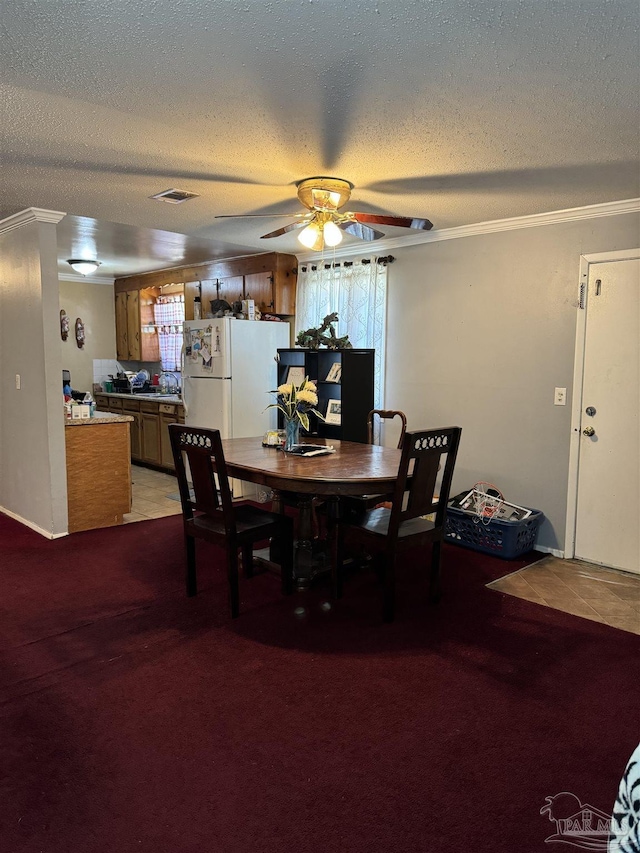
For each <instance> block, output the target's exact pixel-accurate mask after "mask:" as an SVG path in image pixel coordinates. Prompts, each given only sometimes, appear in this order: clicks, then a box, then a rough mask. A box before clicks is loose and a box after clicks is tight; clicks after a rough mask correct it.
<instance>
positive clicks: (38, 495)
mask: <svg viewBox="0 0 640 853" xmlns="http://www.w3.org/2000/svg"><path fill="white" fill-rule="evenodd" d="M42 213H46V212H42ZM54 218H55V217H54ZM58 218H60V217H59V216H58ZM11 219H12V220H19V223H20V224H16V225H15V227H14V226H13V225H11V224H8V223H9V220H3V222H2V223H0V364H1V365H2V371H0V509H2V510H4V511H6V512H8V513H9V514H10V515H13V516H14V517H16V518H19V519H20V520H22V521H24V522H26V523H28V524H29V525H30V526H32V527H34V528H35V529H37V530H39V531H40V532H42V533H44V534H45V535H49V536H55V535H59V534H62V533H65V532H66V530H67V480H66V461H65V442H64V414H63V408H62V391H61V386H60V381H61V370H62V360H61V353H60V343H61V341H60V332H59V328H60V327H59V308H58V274H57V257H56V255H57V246H56V225H55V222H54V221H50V219H49V221H42V220H40V219H38V218H37V215H35V216H34V215H32V214H29V213H27V215H26V216H22V215H21V214H18V215H17V216H16V217H12V218H11ZM16 374H18V375H19V376H20V385H21V387H20V390H18V389H17V388H16Z"/></svg>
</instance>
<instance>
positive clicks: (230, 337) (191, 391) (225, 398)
mask: <svg viewBox="0 0 640 853" xmlns="http://www.w3.org/2000/svg"><path fill="white" fill-rule="evenodd" d="M183 331H184V337H183V341H184V344H183V346H184V358H183V369H182V399H183V403H184V408H185V422H186V424H187V425H188V426H189V425H190V426H199V427H210V428H213V429H219V430H220V434H221V436H222V438H246V437H249V436H256V437H261V436H263V435H264V433H265V432H266V431H267V430H269V429H274V428H275V426H276V410H275V409H269V410H268V411H265V409H266V407H267V406H268V405H269V404H270V403H274V402H275V396H274V395H273V394H269V393H268V392H269V391H273V390H274V389H275V388H276V383H277V363H276V356H277V351H278V349H285V348H287V347H288V346H289V324H288V323H278V322H274V321H267V320H236V319H235V318H232V317H222V318H219V319H211V320H187V321H185V323H184V327H183ZM232 490H233V496H234V497H243V496H244V497H247V496H248V495H250V494H252V493H253V492H255V487H254V486H252V485H251V484H249V483H240V482H239V481H237V480H234V481H233V482H232Z"/></svg>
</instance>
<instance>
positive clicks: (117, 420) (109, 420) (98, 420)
mask: <svg viewBox="0 0 640 853" xmlns="http://www.w3.org/2000/svg"><path fill="white" fill-rule="evenodd" d="M132 420H133V416H132V415H116V414H114V413H113V412H98V411H96V412H95V414H94V416H93V417H92V418H76V419H75V420H74V419H73V418H65V419H64V425H65V426H66V427H72V426H94V425H95V424H124V423H129V421H132Z"/></svg>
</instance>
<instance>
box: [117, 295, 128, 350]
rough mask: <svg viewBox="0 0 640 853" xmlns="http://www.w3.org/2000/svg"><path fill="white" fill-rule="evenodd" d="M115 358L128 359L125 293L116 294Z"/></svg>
mask: <svg viewBox="0 0 640 853" xmlns="http://www.w3.org/2000/svg"><path fill="white" fill-rule="evenodd" d="M116 358H120V359H122V360H123V361H127V360H128V358H129V333H128V327H127V293H126V291H124V290H123V291H122V292H121V293H116Z"/></svg>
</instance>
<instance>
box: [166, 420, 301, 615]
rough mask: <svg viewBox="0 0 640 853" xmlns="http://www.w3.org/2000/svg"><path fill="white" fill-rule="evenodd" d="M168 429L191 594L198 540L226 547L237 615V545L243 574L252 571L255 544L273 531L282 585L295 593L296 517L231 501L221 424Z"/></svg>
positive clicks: (231, 596)
mask: <svg viewBox="0 0 640 853" xmlns="http://www.w3.org/2000/svg"><path fill="white" fill-rule="evenodd" d="M169 435H170V437H171V449H172V452H173V459H174V462H175V467H176V474H177V478H178V488H179V490H180V501H181V504H182V519H183V524H184V539H185V548H186V560H187V574H186V583H187V595H196V593H197V591H198V584H197V576H196V548H195V540H196V539H205V540H206V541H207V542H212V543H213V544H214V545H219V546H221V547H222V548H224V549H225V550H226V554H227V576H228V583H229V599H230V603H231V615H232V616H233V617H234V618H235V617H236V616H238V614H239V611H240V594H239V581H238V550H241V551H242V566H243V569H244V574H245V576H246V577H251V576H252V574H253V570H252V566H253V546H254V544H255V543H256V542H258V541H260V540H265V539H269V538H270V537H271V536H278V537H279V539H280V543H281V549H282V551H281V565H282V591H283V593H285V594H287V595H288V594H289V593H291V592H292V591H293V521H292V519H291V518H290V517H289V516H287V515H280V514H276V513H272V512H268V511H267V510H264V509H259V508H258V507H254V506H252V505H251V504H234V503H233V501H232V498H231V489H230V486H229V478H228V475H227V466H226V463H225V459H224V453H223V451H222V441H221V439H220V431H219V430H217V429H204V428H199V427H190V426H181V425H180V424H170V425H169ZM186 463H188V467H189V475H188V474H187V464H186ZM214 475H215V476H214ZM189 477H190V478H191V484H190V483H189ZM216 478H217V484H216Z"/></svg>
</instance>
